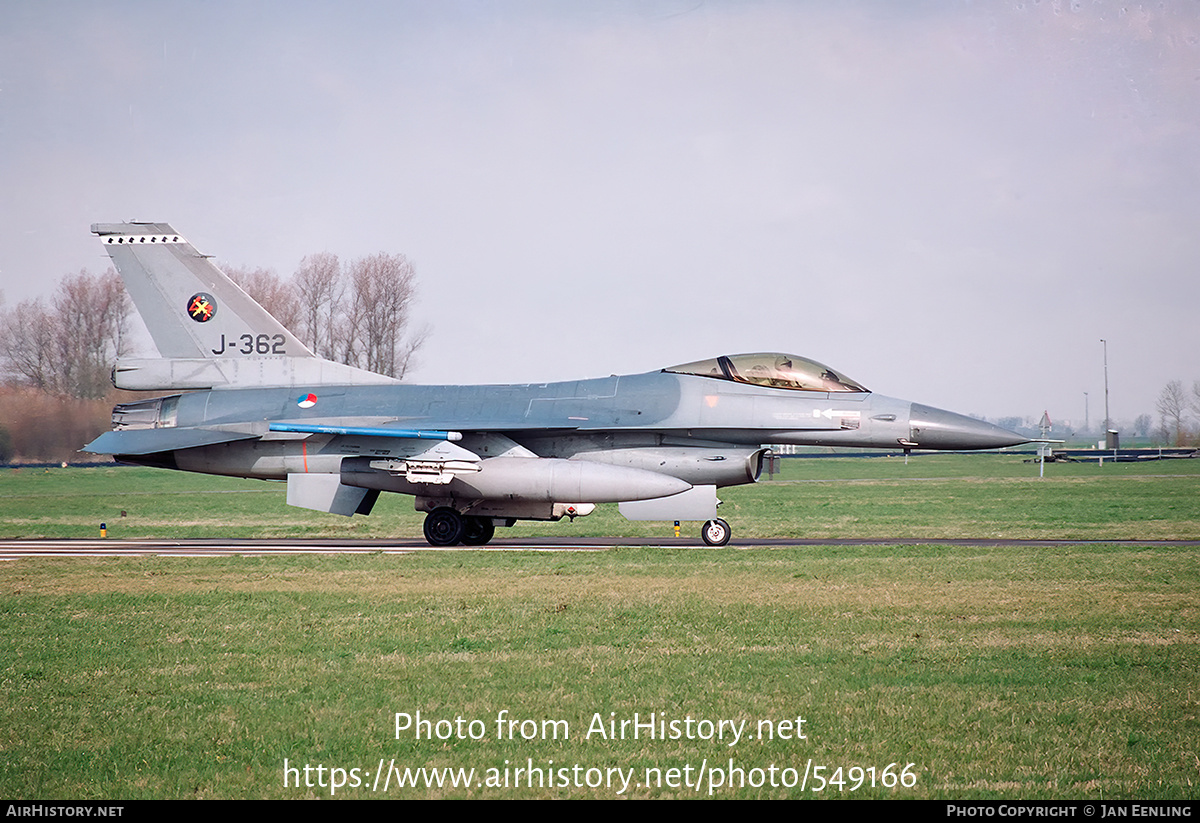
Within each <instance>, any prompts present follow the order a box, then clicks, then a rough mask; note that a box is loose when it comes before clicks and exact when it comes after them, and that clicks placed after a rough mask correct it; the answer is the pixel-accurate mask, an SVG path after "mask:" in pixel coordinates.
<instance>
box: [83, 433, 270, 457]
mask: <svg viewBox="0 0 1200 823" xmlns="http://www.w3.org/2000/svg"><path fill="white" fill-rule="evenodd" d="M256 436H257V435H254V434H248V433H246V432H232V431H216V430H213V429H125V430H122V431H111V432H105V433H104V434H102V435H100V436H99V437H97V438H96V439H95V440H93V441H92V442H91V443H88V444H87V445H86V446H84V447H83V448H82V449H80V451H85V452H88V453H90V454H155V453H157V452H166V451H175V450H177V449H193V448H196V447H198V446H212V445H215V444H217V443H232V442H233V441H235V440H253V439H255V438H256Z"/></svg>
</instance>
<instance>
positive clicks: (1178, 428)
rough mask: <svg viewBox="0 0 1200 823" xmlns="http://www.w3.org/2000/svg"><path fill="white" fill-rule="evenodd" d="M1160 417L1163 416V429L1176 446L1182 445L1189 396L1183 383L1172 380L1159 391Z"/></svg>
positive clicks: (1158, 407)
mask: <svg viewBox="0 0 1200 823" xmlns="http://www.w3.org/2000/svg"><path fill="white" fill-rule="evenodd" d="M1156 408H1157V410H1158V415H1159V417H1161V418H1162V427H1163V431H1164V432H1165V433H1166V435H1167V437H1168V438H1170V439H1171V440H1172V441H1173V442H1174V444H1175V445H1176V446H1182V445H1183V441H1184V434H1185V432H1184V426H1183V418H1184V415H1185V414H1187V408H1188V398H1187V395H1186V394H1185V393H1184V391H1183V383H1182V382H1180V381H1179V380H1172V381H1171V382H1169V383H1167V385H1165V386H1163V390H1162V391H1161V392H1159V395H1158V404H1157V406H1156Z"/></svg>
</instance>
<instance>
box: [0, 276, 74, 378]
mask: <svg viewBox="0 0 1200 823" xmlns="http://www.w3.org/2000/svg"><path fill="white" fill-rule="evenodd" d="M57 325H58V321H57V318H56V317H55V316H54V315H53V314H52V313H51V312H50V311H49V310H48V309H47V308H46V301H45V300H43V299H42V298H40V297H38V298H35V299H33V300H22V301H21V302H20V303H18V304H17V305H16V307H15V308H13V309H12V310H11V311H8V312H5V315H4V318H3V322H2V323H0V355H3V356H4V360H5V367H6V369H5V370H6V371H7V373H8V374H10V375H11V376H12V377H14V378H16V379H17V380H18V381H19V382H21V383H25V384H26V385H29V386H32V387H34V388H36V389H40V390H42V391H46V392H54V393H58V392H59V391H61V386H62V380H61V375H60V374H59V372H58V370H57V365H58V363H57V359H56V357H55V352H54V348H55V340H56V339H57V338H58V334H57V332H56V326H57Z"/></svg>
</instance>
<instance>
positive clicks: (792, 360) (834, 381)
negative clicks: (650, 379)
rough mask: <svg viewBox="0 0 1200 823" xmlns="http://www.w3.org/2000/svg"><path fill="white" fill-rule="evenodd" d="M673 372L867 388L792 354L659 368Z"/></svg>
mask: <svg viewBox="0 0 1200 823" xmlns="http://www.w3.org/2000/svg"><path fill="white" fill-rule="evenodd" d="M663 371H665V372H671V373H673V374H694V375H698V376H700V377H715V378H717V379H718V380H732V381H734V382H736V383H750V384H752V385H755V386H770V387H771V388H776V389H794V390H798V391H820V392H866V391H868V389H866V388H864V387H863V386H862V385H861V384H859V383H856V382H854V381H853V380H851V379H850V378H849V377H846V376H845V375H839V374H836V373H835V372H834V371H833V370H832V369H830V368H829V367H828V366H825V365H822V364H821V363H818V362H817V361H815V360H809V359H807V358H805V357H797V356H796V355H794V354H777V353H772V352H766V353H760V354H731V355H722V356H721V357H714V358H712V359H710V360H697V361H696V362H695V363H684V364H683V365H680V366H671V367H669V368H666V369H663Z"/></svg>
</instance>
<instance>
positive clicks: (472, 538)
mask: <svg viewBox="0 0 1200 823" xmlns="http://www.w3.org/2000/svg"><path fill="white" fill-rule="evenodd" d="M495 533H496V524H495V523H494V522H493V521H492V518H490V517H473V516H471V515H463V514H459V513H458V511H457V510H455V509H452V508H450V507H449V506H440V507H438V508H436V509H434V510H433V511H431V512H430V513H429V514H427V515H425V539H426V540H427V541H428V542H429V545H431V546H457V545H458V544H459V543H461V544H463V545H464V546H482V545H484V544H486V543H487V542H488V541H489V540H491V539H492V536H493V535H495Z"/></svg>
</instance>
